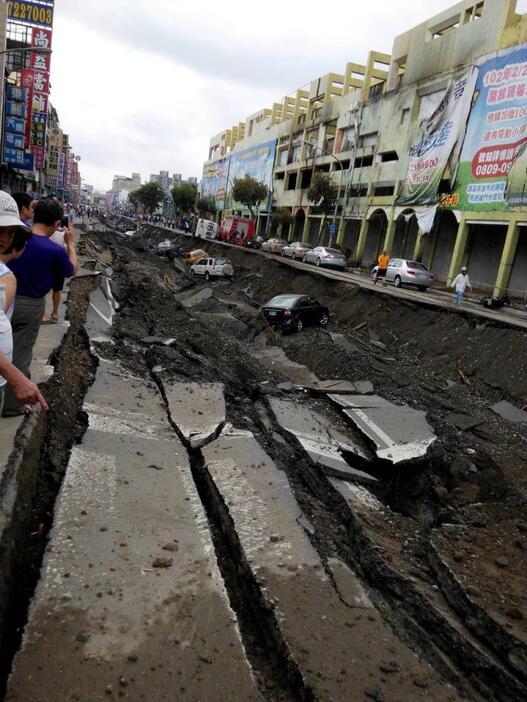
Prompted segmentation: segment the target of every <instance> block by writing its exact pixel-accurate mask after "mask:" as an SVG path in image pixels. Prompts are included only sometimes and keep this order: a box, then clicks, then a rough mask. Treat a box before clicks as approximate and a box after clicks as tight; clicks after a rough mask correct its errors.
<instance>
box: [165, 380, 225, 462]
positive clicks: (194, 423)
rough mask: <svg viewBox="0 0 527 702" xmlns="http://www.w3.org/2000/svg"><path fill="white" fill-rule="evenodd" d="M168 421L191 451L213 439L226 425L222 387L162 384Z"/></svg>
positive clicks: (211, 384) (193, 384)
mask: <svg viewBox="0 0 527 702" xmlns="http://www.w3.org/2000/svg"><path fill="white" fill-rule="evenodd" d="M161 383H162V385H163V390H164V393H165V397H166V399H167V403H168V411H169V414H170V420H171V421H172V423H173V424H174V425H175V426H176V427H177V429H178V431H179V432H180V434H181V436H182V437H183V439H184V441H186V442H187V443H188V445H189V446H190V447H191V448H199V447H201V446H203V445H205V444H206V443H207V442H209V441H210V440H211V439H212V438H214V437H215V436H216V435H217V434H218V432H219V431H220V430H221V428H222V427H223V425H224V424H225V417H226V407H225V397H224V394H223V384H222V383H171V382H170V381H167V380H162V381H161Z"/></svg>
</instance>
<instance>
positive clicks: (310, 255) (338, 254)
mask: <svg viewBox="0 0 527 702" xmlns="http://www.w3.org/2000/svg"><path fill="white" fill-rule="evenodd" d="M302 260H303V261H304V263H314V264H315V266H319V267H320V266H327V267H328V268H340V269H341V270H344V269H345V268H346V257H345V256H344V254H343V253H342V251H339V250H338V249H329V248H328V247H327V246H315V248H314V249H311V251H306V253H305V254H304V258H303V259H302Z"/></svg>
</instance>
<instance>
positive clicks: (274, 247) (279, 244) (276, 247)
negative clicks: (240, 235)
mask: <svg viewBox="0 0 527 702" xmlns="http://www.w3.org/2000/svg"><path fill="white" fill-rule="evenodd" d="M284 246H287V241H286V240H285V239H267V241H264V243H263V244H262V251H267V252H268V253H275V254H279V253H282V249H283V248H284Z"/></svg>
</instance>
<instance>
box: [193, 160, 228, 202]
mask: <svg viewBox="0 0 527 702" xmlns="http://www.w3.org/2000/svg"><path fill="white" fill-rule="evenodd" d="M229 161H230V157H229V156H227V158H222V159H221V160H219V161H215V162H214V163H210V164H208V165H206V166H205V167H204V168H203V178H202V179H201V185H200V197H202V198H210V199H211V200H214V202H215V203H216V207H217V208H218V209H219V210H223V209H225V207H224V204H225V190H226V188H227V182H228V181H227V179H228V177H229Z"/></svg>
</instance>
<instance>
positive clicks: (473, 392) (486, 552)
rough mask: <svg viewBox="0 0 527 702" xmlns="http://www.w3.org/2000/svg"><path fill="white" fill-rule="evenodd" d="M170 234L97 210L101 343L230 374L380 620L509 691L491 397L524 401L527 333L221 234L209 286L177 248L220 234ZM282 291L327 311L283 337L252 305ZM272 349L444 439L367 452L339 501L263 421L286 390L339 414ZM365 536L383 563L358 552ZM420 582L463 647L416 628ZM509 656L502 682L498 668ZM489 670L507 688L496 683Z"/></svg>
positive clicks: (142, 365) (182, 369)
mask: <svg viewBox="0 0 527 702" xmlns="http://www.w3.org/2000/svg"><path fill="white" fill-rule="evenodd" d="M165 238H167V232H166V231H160V230H159V229H157V228H155V227H144V228H143V231H142V232H141V233H139V234H138V235H136V236H135V237H133V238H130V239H128V238H123V237H120V236H118V235H117V234H116V233H115V232H114V231H112V230H111V229H106V228H105V227H102V226H101V227H100V228H99V229H97V230H96V231H93V232H90V233H89V235H87V237H86V239H85V246H86V250H87V252H88V253H90V254H92V255H93V256H94V257H95V258H96V259H98V261H99V265H101V266H102V265H107V264H109V263H111V266H112V269H113V277H112V287H113V293H114V295H115V297H116V299H117V301H118V303H119V314H118V315H117V316H116V319H115V321H114V326H113V343H112V344H111V345H110V344H103V345H102V352H103V353H104V355H105V356H107V357H108V356H110V357H111V356H112V355H115V356H118V357H119V359H120V360H121V362H123V363H125V364H127V365H128V366H129V367H130V368H132V369H133V370H135V371H136V372H139V373H141V372H148V371H151V370H152V369H156V371H157V372H163V373H166V374H168V375H169V376H170V377H171V378H174V379H179V380H192V381H218V380H219V381H221V382H223V383H224V384H225V386H226V399H227V404H228V418H229V419H230V420H231V421H233V423H235V424H236V426H238V427H245V428H248V429H250V430H251V431H252V432H253V433H255V434H256V435H257V436H258V437H259V441H260V442H261V443H262V445H264V446H265V447H266V450H268V452H269V453H270V454H271V455H272V456H273V458H275V460H276V461H277V463H278V464H279V465H281V466H282V467H283V469H284V470H285V471H286V473H287V474H288V477H289V479H290V482H291V484H292V487H293V490H294V492H295V496H296V497H297V500H298V502H299V503H300V505H301V507H302V509H303V510H304V511H305V513H306V514H307V515H308V516H309V518H310V520H311V522H312V523H313V524H314V525H315V527H316V530H317V533H316V534H315V535H314V536H313V541H314V542H315V543H316V547H317V549H318V550H319V552H321V553H324V554H325V557H326V558H330V557H331V555H332V554H336V553H339V554H340V555H341V556H342V555H343V554H344V555H345V556H346V558H347V559H348V560H350V561H353V562H354V563H355V565H357V566H358V567H359V568H362V569H363V570H364V577H365V578H366V579H367V580H369V582H370V585H371V586H372V587H373V588H376V589H377V590H378V593H377V595H378V597H379V603H381V604H382V606H384V607H386V616H387V618H388V619H389V620H390V621H391V623H392V624H393V626H394V627H395V628H396V629H397V630H398V631H399V633H400V635H401V636H406V637H408V638H409V639H410V640H413V642H414V643H415V645H416V646H417V647H418V648H419V649H420V650H421V651H422V652H423V655H426V656H427V657H428V658H429V660H431V661H432V662H433V664H435V665H436V667H438V668H442V666H443V663H442V662H441V661H442V660H443V657H444V656H445V655H446V656H447V657H448V656H449V655H450V656H451V662H450V663H451V664H452V666H453V667H454V668H455V669H456V670H460V669H463V668H464V667H466V668H467V670H465V671H464V672H465V675H466V677H467V685H468V687H467V688H466V689H467V691H468V692H467V694H468V695H469V696H471V695H473V694H479V693H481V694H482V695H483V696H484V697H487V696H492V695H495V699H515V695H516V694H518V693H517V688H516V687H515V686H514V684H513V682H511V680H512V679H515V677H516V676H518V678H519V679H520V680H523V681H524V680H525V679H526V678H527V655H526V653H525V651H526V650H527V648H526V647H527V633H526V625H525V619H526V617H527V600H526V590H525V584H524V576H523V578H522V574H524V573H525V572H527V542H526V538H527V537H526V532H527V509H526V493H527V476H526V474H525V462H526V458H527V450H526V439H527V426H526V425H521V424H513V423H510V422H507V421H506V420H504V419H501V418H500V417H499V416H497V415H496V414H494V413H493V412H492V411H491V410H490V405H491V404H493V403H494V402H496V401H498V400H501V399H508V400H510V401H512V402H513V403H515V404H516V405H517V406H520V407H521V406H523V405H524V404H525V403H527V373H526V370H527V354H526V353H525V351H526V341H527V336H526V333H525V332H523V331H520V330H517V329H512V328H508V327H505V326H503V325H500V324H495V323H490V322H483V321H481V320H475V319H474V318H472V317H471V316H470V314H468V313H465V314H464V313H459V312H458V311H448V310H431V309H430V308H426V307H424V306H420V305H419V304H417V303H413V302H406V301H401V300H399V299H395V298H391V297H390V296H388V295H378V294H376V293H375V292H370V291H366V290H364V289H360V288H358V287H356V286H353V285H348V284H343V283H338V282H333V281H331V280H328V279H325V278H321V277H318V276H316V275H312V274H310V273H306V272H303V271H298V270H293V269H291V268H290V267H288V266H285V265H283V264H282V262H281V261H280V260H279V259H278V260H276V261H269V260H267V259H265V258H263V257H261V256H258V255H251V254H249V253H247V252H244V251H239V250H236V249H230V250H229V256H230V258H231V260H232V261H233V263H234V266H235V278H234V281H232V282H229V281H215V282H214V283H212V284H211V285H208V284H206V283H205V282H203V281H195V280H193V279H192V278H191V276H190V275H189V274H188V273H187V272H186V270H185V266H184V263H183V258H182V254H184V253H185V251H188V250H190V249H192V248H196V247H198V246H199V247H204V248H208V249H209V250H210V251H211V252H212V253H215V252H221V253H222V254H224V253H225V249H224V248H223V247H221V246H220V245H218V244H208V243H205V242H202V241H199V242H196V240H192V239H188V238H185V237H182V236H177V235H175V234H174V233H173V232H171V233H170V234H169V238H171V239H175V240H176V241H177V244H178V246H179V247H180V251H179V255H178V256H177V257H176V260H175V261H174V262H172V261H169V260H168V259H166V258H164V257H158V256H156V255H155V254H154V253H153V248H154V246H155V244H156V243H157V242H158V241H160V240H163V239H165ZM286 292H292V293H306V294H310V295H315V296H317V297H318V298H319V299H320V301H321V302H322V303H323V304H325V305H327V306H328V308H329V309H330V311H331V314H332V320H331V323H330V325H329V328H328V329H324V330H322V329H319V328H307V329H305V330H304V331H303V332H302V333H301V334H287V335H286V334H281V333H277V332H274V331H271V330H269V329H268V328H267V327H266V326H265V324H264V322H263V320H262V318H261V316H260V315H258V307H259V305H260V304H262V303H264V302H265V301H266V300H267V299H269V298H270V297H272V296H273V295H276V294H279V293H286ZM270 349H271V350H273V349H275V350H276V351H278V350H280V353H282V352H283V355H282V356H280V354H278V355H277V354H276V353H275V354H274V355H273V353H271V354H269V350H270ZM283 358H285V359H286V360H287V359H289V361H293V362H296V363H298V364H302V365H303V366H306V367H307V369H308V370H309V371H311V372H312V373H314V374H315V375H316V376H318V378H320V379H345V380H352V381H358V380H370V381H371V382H372V383H373V385H374V387H375V392H376V393H377V394H379V395H380V396H382V397H384V398H385V399H387V400H389V401H391V402H393V403H395V404H407V405H410V406H411V407H413V408H415V409H419V410H424V411H425V412H426V414H427V418H428V420H429V422H430V424H431V426H432V427H433V429H434V430H435V432H436V434H437V436H438V439H439V441H438V442H437V443H436V444H435V445H434V447H433V449H431V450H430V451H429V454H428V455H427V457H426V459H425V460H422V461H416V462H414V463H412V464H408V465H404V466H402V467H401V468H398V469H393V467H392V468H390V469H388V468H387V467H386V466H383V465H376V466H372V471H373V472H374V473H375V475H376V476H377V477H378V478H379V482H378V483H377V484H376V485H375V486H373V487H372V486H369V487H368V490H367V491H366V490H365V489H364V488H359V489H358V490H357V493H356V496H355V497H356V499H355V498H354V499H353V500H351V502H350V503H349V504H348V505H347V506H344V503H343V501H342V499H341V497H340V496H339V495H337V494H335V493H334V491H333V490H332V488H331V487H330V486H328V483H327V480H326V479H325V478H323V477H322V476H320V474H319V473H318V471H317V470H316V469H314V468H313V467H312V466H309V467H308V466H307V465H306V464H305V459H303V458H301V457H300V456H299V455H298V453H297V452H295V451H294V450H293V453H291V448H290V447H288V446H287V445H286V442H285V441H284V438H283V437H282V438H281V437H280V436H278V433H279V432H278V433H277V427H276V426H273V423H272V421H271V420H269V414H268V412H267V411H266V399H267V398H268V397H269V396H283V397H291V398H292V399H295V401H297V402H307V401H308V402H309V403H310V406H312V407H317V408H319V409H320V410H321V411H323V412H324V413H325V414H326V415H327V416H328V417H329V418H330V419H331V421H332V423H333V425H340V423H342V418H341V417H340V415H338V413H337V412H336V410H335V409H334V408H332V407H331V406H330V405H329V403H328V402H326V401H325V400H321V399H319V398H315V397H309V393H307V394H306V392H305V391H298V390H297V389H296V388H295V384H294V382H291V375H290V371H289V370H288V369H287V367H286V365H287V364H285V365H284V362H283ZM343 428H345V429H346V431H348V432H350V433H353V432H355V430H354V429H353V428H352V427H350V426H347V427H343ZM355 433H356V432H355ZM355 438H356V440H357V441H358V442H360V441H361V440H362V439H361V437H360V436H356V437H355ZM370 498H371V499H370ZM347 509H351V510H352V511H353V518H351V517H350V515H349V513H348V512H347V511H346V510H347ZM352 527H353V528H359V529H360V533H361V534H362V535H363V537H361V539H362V541H361V539H359V538H358V537H357V536H355V537H352V536H351V535H350V533H349V529H350V528H352ZM370 542H371V544H372V548H373V549H378V551H376V556H375V557H376V558H382V567H381V565H379V563H380V561H379V563H377V565H375V561H374V560H372V559H373V556H371V557H370V555H362V556H361V553H360V552H359V551H360V548H364V547H365V544H366V543H368V544H369V543H370ZM372 553H373V552H372ZM379 554H380V556H379ZM384 567H386V571H383V570H382V568H384ZM375 568H377V571H376V573H375ZM381 571H382V576H381ZM394 573H397V574H398V576H397V577H399V576H400V577H401V578H404V579H407V580H404V582H407V583H408V587H409V588H410V589H409V592H410V590H411V594H406V595H405V596H402V595H400V596H401V598H402V601H404V602H406V603H407V607H408V613H409V614H408V615H404V616H403V614H402V613H400V612H399V613H398V612H397V611H396V610H397V607H395V606H394V599H393V598H394V596H395V593H396V592H397V588H399V587H401V586H400V585H398V584H397V585H396V578H395V575H394ZM376 575H377V576H378V579H377V582H376V581H375V580H376ZM397 582H399V581H397ZM401 582H403V581H401ZM410 586H411V587H410ZM412 588H415V593H414V592H413V590H412ZM421 596H422V597H424V598H426V601H427V602H429V603H430V607H431V608H433V609H434V610H435V611H437V617H438V618H441V617H443V618H446V619H448V618H451V619H452V621H454V622H455V629H456V631H457V630H458V629H459V630H460V631H462V632H465V633H463V634H461V640H462V642H461V643H460V644H459V652H458V651H457V649H456V650H454V648H455V647H452V650H451V651H450V652H449V650H447V651H445V650H444V649H445V648H447V649H448V648H449V644H448V643H445V641H447V639H448V636H449V635H451V636H454V634H453V633H450V634H448V632H447V627H445V631H446V632H447V633H444V632H442V631H441V633H438V632H431V631H430V632H427V631H423V630H422V629H423V627H425V624H426V622H425V620H424V619H419V616H420V615H419V612H418V611H417V610H418V605H417V604H416V603H417V602H419V601H420V600H419V597H421ZM405 598H406V599H405ZM412 598H413V599H412ZM464 598H467V599H464ZM403 609H404V605H403ZM468 610H470V611H468ZM410 620H412V621H414V620H415V621H414V623H413V624H412V623H410ZM433 621H434V620H433V618H432V619H431V620H430V622H433ZM438 621H439V619H438ZM441 621H443V619H441ZM425 628H426V627H425ZM438 631H439V627H438ZM454 638H455V636H454ZM474 640H477V642H478V644H477V646H481V647H482V648H483V650H484V651H485V655H486V656H487V657H488V660H489V661H491V663H489V665H488V666H487V667H485V666H482V669H481V670H482V671H483V672H481V671H480V673H479V675H478V673H477V672H476V673H474V674H473V675H471V674H469V672H468V669H469V668H470V667H471V666H473V665H474V663H473V661H472V659H471V657H470V656H471V655H472V653H471V651H472V650H473V646H474ZM456 641H457V639H456ZM496 642H499V645H498V644H497V643H496ZM438 646H439V648H441V649H442V653H441V654H440V655H438V654H437V647H438ZM476 648H477V647H476ZM464 656H465V658H464ZM464 661H465V662H464ZM449 665H450V664H449ZM485 665H487V664H485ZM493 666H496V667H495V669H494V668H493ZM447 668H448V666H447ZM445 670H446V669H442V672H443V673H445ZM502 670H503V671H505V672H504V675H505V678H504V682H503V681H501V679H499V676H497V674H496V671H499V672H500V671H502ZM445 674H446V673H445ZM508 676H510V678H511V680H509V677H508ZM453 679H455V676H453ZM493 680H494V683H493ZM496 680H498V681H499V686H501V687H502V688H503V690H504V692H502V693H497V692H496V690H493V689H492V688H493V685H494V684H495V683H496ZM458 682H459V680H458ZM509 685H510V686H509ZM508 686H509V687H508ZM518 689H519V688H518ZM474 690H476V692H474ZM518 699H520V697H518Z"/></svg>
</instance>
